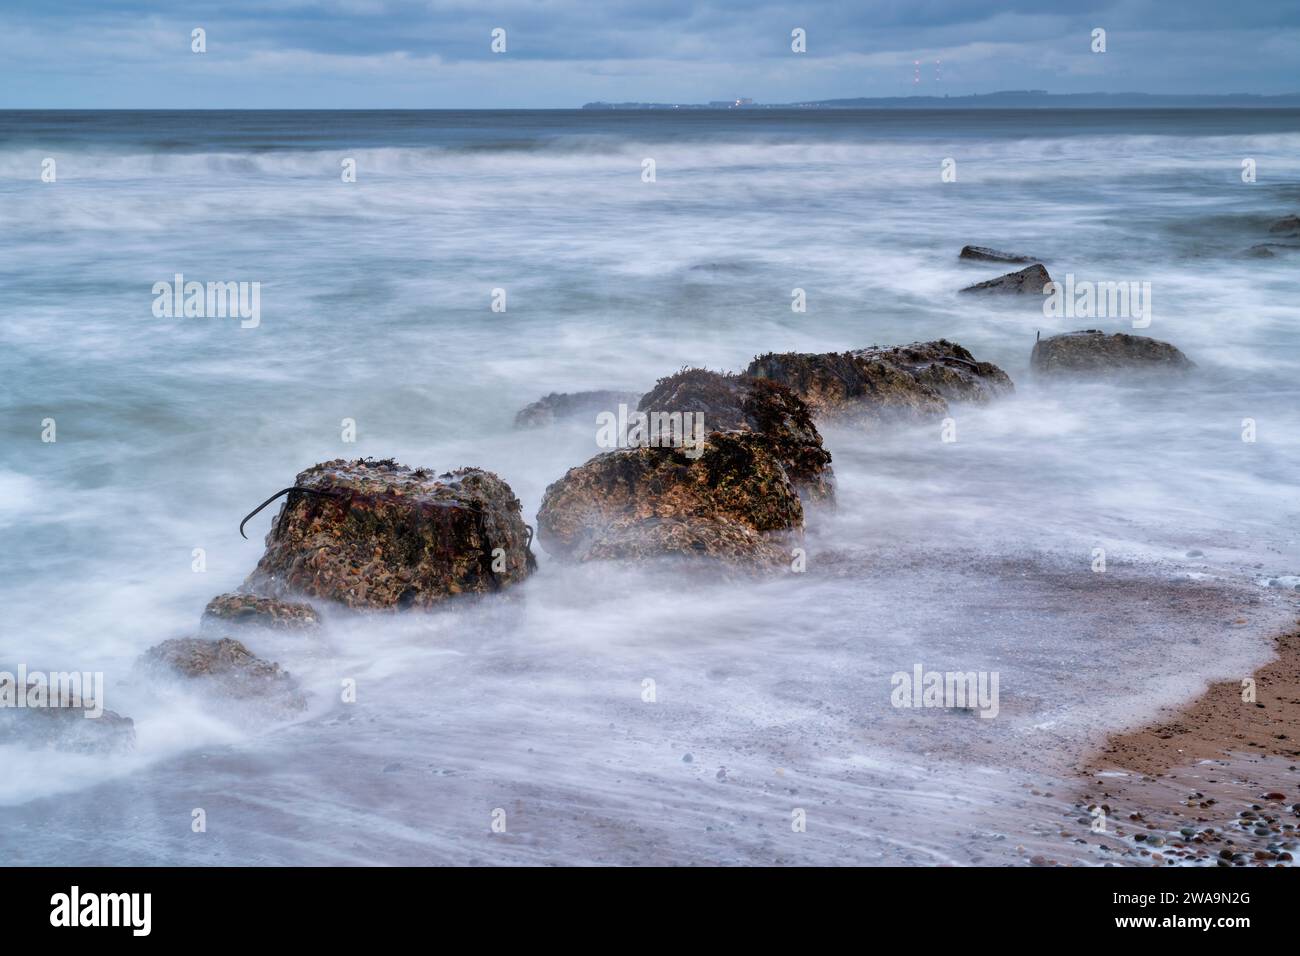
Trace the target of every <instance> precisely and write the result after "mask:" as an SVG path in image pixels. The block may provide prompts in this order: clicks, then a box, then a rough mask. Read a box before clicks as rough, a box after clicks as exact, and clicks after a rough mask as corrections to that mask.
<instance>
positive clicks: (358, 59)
mask: <svg viewBox="0 0 1300 956" xmlns="http://www.w3.org/2000/svg"><path fill="white" fill-rule="evenodd" d="M196 28H201V29H202V30H204V31H205V37H206V52H203V53H196V52H194V51H193V49H192V46H193V41H192V36H193V31H194V30H195V29H196ZM1096 28H1101V29H1104V30H1105V31H1106V51H1105V52H1104V53H1095V52H1093V51H1092V45H1093V39H1092V33H1093V30H1094V29H1096ZM497 29H501V30H504V31H505V35H504V36H505V51H504V52H493V50H492V48H491V47H492V42H493V41H492V34H493V31H494V30H497ZM795 29H802V30H803V31H805V34H806V38H807V39H806V44H807V51H806V52H805V53H795V52H793V51H792V50H791V31H792V30H795ZM1019 89H1042V90H1047V91H1049V92H1052V93H1082V92H1145V93H1294V92H1298V91H1300V2H1298V0H1251V2H1250V3H1225V2H1224V0H1160V2H1156V0H1110V2H1104V0H1073V2H1070V0H1066V2H1058V0H1001V2H985V0H884V2H881V0H838V2H822V0H810V2H772V3H764V2H748V3H742V2H736V0H698V2H683V0H636V2H628V0H603V2H592V3H577V2H572V0H472V2H471V0H463V2H443V0H425V2H415V0H323V2H311V0H222V2H200V3H195V2H188V0H70V2H62V0H0V108H7V109H20V108H31V109H50V108H71V109H76V108H81V109H96V108H115V109H222V108H224V109H236V108H242V109H258V108H267V109H283V108H304V109H307V108H311V109H331V108H334V109H366V108H431V109H453V108H510V107H519V108H567V107H577V106H581V105H582V104H583V103H585V102H588V101H592V100H606V101H625V100H637V101H652V102H669V103H671V102H681V103H699V102H707V101H710V100H726V99H734V98H736V97H751V98H753V99H754V100H756V101H758V102H763V103H787V102H799V101H807V100H816V99H832V98H843V97H855V96H907V95H911V94H926V95H943V94H948V95H952V96H956V95H965V94H970V93H989V92H994V91H998V90H1019Z"/></svg>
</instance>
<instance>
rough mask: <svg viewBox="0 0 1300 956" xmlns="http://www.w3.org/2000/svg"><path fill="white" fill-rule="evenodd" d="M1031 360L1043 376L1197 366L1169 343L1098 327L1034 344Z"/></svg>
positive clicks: (1164, 370) (1167, 370)
mask: <svg viewBox="0 0 1300 956" xmlns="http://www.w3.org/2000/svg"><path fill="white" fill-rule="evenodd" d="M1029 363H1030V365H1031V367H1032V368H1033V370H1034V372H1035V374H1037V375H1041V376H1046V377H1050V376H1083V377H1093V378H1096V377H1106V376H1112V375H1126V374H1134V373H1170V372H1174V373H1181V372H1187V371H1189V370H1191V369H1194V368H1195V367H1196V365H1195V363H1193V362H1192V361H1191V360H1190V359H1189V358H1188V357H1187V356H1186V355H1184V354H1183V353H1182V352H1181V351H1180V350H1179V349H1178V348H1176V347H1175V346H1173V345H1170V344H1169V343H1168V342H1161V341H1160V340H1159V339H1152V338H1147V337H1146V336H1143V335H1128V334H1127V333H1124V332H1115V333H1113V334H1111V335H1107V334H1106V333H1105V332H1102V331H1100V330H1099V329H1085V330H1083V331H1081V332H1066V333H1064V334H1063V335H1053V336H1051V337H1050V338H1046V339H1041V340H1039V341H1038V342H1036V343H1035V344H1034V351H1033V353H1032V355H1031V356H1030V359H1029Z"/></svg>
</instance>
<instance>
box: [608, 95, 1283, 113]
mask: <svg viewBox="0 0 1300 956" xmlns="http://www.w3.org/2000/svg"><path fill="white" fill-rule="evenodd" d="M1215 107H1218V108H1223V109H1240V108H1254V109H1295V108H1300V93H1280V94H1274V95H1268V96H1264V95H1259V94H1255V93H1225V94H1204V93H1048V92H1047V91H1046V90H1004V91H1002V92H999V93H973V94H970V95H968V96H857V97H853V98H852V99H837V100H809V101H806V102H802V103H755V102H754V101H753V100H751V99H747V98H740V99H735V100H713V101H711V102H708V103H603V102H595V103H584V104H583V106H582V108H583V109H584V110H896V109H947V110H953V109H1197V108H1199V109H1207V108H1215Z"/></svg>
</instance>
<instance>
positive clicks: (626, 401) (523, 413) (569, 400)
mask: <svg viewBox="0 0 1300 956" xmlns="http://www.w3.org/2000/svg"><path fill="white" fill-rule="evenodd" d="M640 397H641V396H640V394H639V393H637V392H616V391H610V390H604V391H593V392H551V394H549V395H547V396H545V397H543V398H539V399H538V400H537V401H535V402H533V403H532V404H531V405H525V406H524V407H523V408H521V409H520V410H519V411H518V412H517V413H516V414H515V427H516V428H541V427H543V426H545V425H554V424H556V423H557V422H566V421H583V422H588V423H590V422H591V421H592V420H593V418H594V416H596V415H598V414H600V413H601V412H607V411H615V410H617V409H618V406H619V405H635V404H636V402H637V399H639V398H640Z"/></svg>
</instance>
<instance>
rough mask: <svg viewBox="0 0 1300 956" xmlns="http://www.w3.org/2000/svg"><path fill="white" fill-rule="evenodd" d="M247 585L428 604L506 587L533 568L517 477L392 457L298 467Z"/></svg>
mask: <svg viewBox="0 0 1300 956" xmlns="http://www.w3.org/2000/svg"><path fill="white" fill-rule="evenodd" d="M294 484H295V487H298V488H305V489H309V490H310V491H313V492H316V493H315V494H301V493H297V492H290V494H289V495H288V497H287V498H286V499H285V502H284V504H283V505H281V507H280V512H279V514H278V515H277V516H276V518H275V520H274V522H273V523H272V525H271V531H270V533H269V534H268V535H267V538H266V551H265V553H264V554H263V555H262V559H261V560H260V561H259V562H258V563H257V567H256V568H255V569H254V571H253V573H252V574H250V575H249V577H248V580H247V581H246V582H245V585H244V589H245V590H247V591H249V592H251V593H254V594H258V595H262V596H267V597H284V596H287V595H292V594H302V595H306V596H309V597H318V598H326V599H329V600H332V601H338V602H340V603H342V604H345V605H347V606H348V607H353V608H404V607H418V608H427V607H432V606H434V605H437V604H440V603H442V602H443V601H446V600H447V599H448V598H451V597H453V596H454V595H457V594H466V593H487V592H493V591H499V590H501V589H503V588H507V587H509V586H510V585H512V584H516V583H518V582H519V581H522V580H523V579H524V578H526V577H527V576H528V575H529V574H530V573H532V571H533V568H534V567H535V562H534V559H533V554H532V552H531V550H529V540H530V538H531V532H530V531H529V529H528V527H527V526H526V525H525V524H524V522H523V518H522V517H521V515H520V511H521V507H522V506H521V505H520V503H519V500H518V499H517V498H516V497H515V495H514V492H513V491H511V490H510V486H509V485H507V484H506V483H505V482H504V481H502V480H501V479H500V478H498V477H497V476H496V475H494V474H492V473H491V472H489V471H483V470H481V469H478V468H461V469H458V470H456V471H452V472H448V473H446V474H443V475H439V476H435V475H434V474H433V472H431V471H426V470H425V469H423V468H419V469H411V468H407V467H405V466H403V465H399V464H397V463H396V462H394V461H392V460H384V461H372V460H370V459H363V460H356V461H343V460H341V459H339V460H336V461H329V462H325V463H323V464H319V465H315V466H313V467H311V468H308V469H307V470H306V471H304V472H302V473H301V474H300V475H298V477H297V479H296V481H295V483H294Z"/></svg>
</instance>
